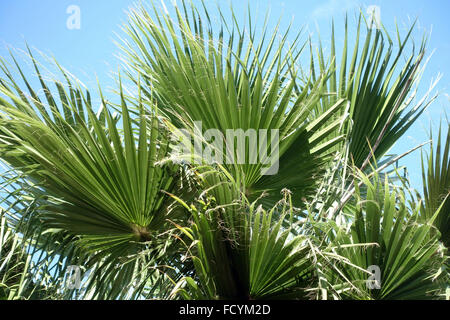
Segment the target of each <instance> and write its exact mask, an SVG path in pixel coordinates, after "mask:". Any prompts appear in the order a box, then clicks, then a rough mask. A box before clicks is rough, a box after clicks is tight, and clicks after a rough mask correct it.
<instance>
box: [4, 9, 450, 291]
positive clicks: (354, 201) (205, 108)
mask: <svg viewBox="0 0 450 320" xmlns="http://www.w3.org/2000/svg"><path fill="white" fill-rule="evenodd" d="M202 4H203V3H202ZM208 10H209V9H208V8H207V7H206V5H205V4H203V9H202V10H199V9H198V8H197V7H195V6H194V5H193V4H190V5H186V4H185V3H184V2H183V4H182V6H181V7H177V6H176V5H175V6H174V7H173V8H172V11H173V14H174V16H175V18H173V17H172V16H171V15H170V13H169V12H168V11H167V10H158V9H157V8H156V6H154V5H152V8H150V9H147V8H145V7H143V6H140V7H138V8H136V9H132V10H131V11H130V12H129V23H128V24H127V25H125V27H124V31H125V33H126V35H127V37H126V38H125V39H124V40H123V41H122V42H121V44H120V48H121V50H122V52H123V61H124V66H125V74H126V80H123V77H121V76H118V80H119V81H118V90H116V91H114V92H113V93H111V96H112V97H111V98H110V99H106V98H105V95H104V93H103V92H102V90H101V89H99V90H98V92H97V93H95V94H91V93H90V91H89V90H87V89H86V88H85V87H84V86H83V85H81V83H80V82H79V81H77V80H75V79H74V78H73V77H72V76H71V75H70V74H69V73H68V72H67V71H66V70H65V69H63V68H62V67H60V66H59V65H58V64H56V66H57V67H58V68H59V70H60V73H61V76H62V78H63V81H59V80H56V79H54V80H50V81H49V80H48V79H46V77H44V75H43V74H42V72H41V71H40V70H41V68H40V64H39V62H38V61H37V60H36V59H35V58H34V57H33V55H32V51H31V50H29V56H30V59H31V62H32V66H33V68H34V71H35V76H36V79H37V81H38V82H39V83H40V88H39V89H33V86H32V84H31V82H30V81H29V80H28V78H27V77H26V76H25V72H24V71H23V70H22V68H21V66H20V64H19V63H18V62H17V61H16V59H15V58H14V57H13V56H12V58H11V59H12V61H13V64H14V65H15V70H12V67H10V66H9V64H8V63H7V62H6V60H4V59H2V60H1V65H0V68H1V69H2V72H3V76H2V77H1V78H0V159H1V161H2V163H3V164H4V170H3V173H2V176H1V178H2V180H1V181H0V183H1V190H0V196H1V199H2V201H1V206H2V209H0V210H2V214H1V219H2V220H1V229H0V243H1V247H0V298H9V299H13V298H24V299H27V298H35V299H36V298H40V299H57V298H58V299H144V298H146V299H179V298H184V299H424V298H442V297H444V296H445V291H446V287H447V286H448V285H449V274H448V270H447V268H448V256H447V248H448V246H449V236H450V234H449V224H450V221H449V217H450V207H449V204H450V197H449V196H448V194H449V188H450V184H449V183H450V177H449V173H450V158H449V149H450V133H449V135H448V136H447V140H446V142H445V147H444V150H443V151H442V146H441V137H440V136H439V138H438V146H437V149H436V151H435V149H434V148H433V147H431V149H430V154H429V155H428V161H427V162H428V165H427V166H425V163H424V166H423V168H424V169H423V172H424V185H425V187H424V196H423V200H422V199H420V198H418V197H417V194H416V195H413V192H410V190H409V188H408V181H406V180H405V179H404V178H402V177H399V176H398V175H397V174H396V171H395V170H393V171H391V172H388V171H386V169H387V168H389V167H391V165H392V164H394V163H395V162H396V161H397V160H399V159H400V158H401V157H402V156H404V155H400V156H397V157H395V156H390V157H389V156H386V154H387V152H388V150H389V149H390V148H391V147H392V146H393V145H394V143H395V142H396V141H397V140H398V139H399V138H400V137H401V136H402V135H403V133H404V132H405V131H406V130H407V129H408V128H409V127H410V126H411V125H412V124H413V123H414V121H415V120H416V119H417V118H418V117H419V116H420V115H421V114H422V113H423V111H424V110H425V108H426V107H427V106H428V105H429V104H430V103H431V102H432V101H433V100H434V98H435V96H432V95H431V90H432V88H431V89H430V90H429V91H428V93H427V94H426V95H425V97H424V98H422V99H416V97H415V96H416V92H417V88H418V83H419V80H420V76H421V73H422V70H423V66H422V62H423V59H424V55H425V47H426V40H424V41H422V44H421V46H420V47H419V50H418V52H415V50H414V49H415V48H414V46H412V47H411V46H409V44H410V43H411V39H410V38H411V33H412V31H413V28H414V26H412V27H411V29H410V30H409V31H408V33H407V34H406V36H405V37H404V38H402V37H401V35H400V33H399V32H397V43H394V41H393V40H392V39H391V38H390V36H389V34H388V33H387V31H385V30H384V29H383V30H374V29H372V28H371V26H366V21H365V20H364V18H363V16H360V17H359V19H358V22H357V28H356V37H355V39H354V41H355V42H354V43H352V48H353V52H352V53H351V58H350V56H349V54H348V52H349V51H350V50H349V46H348V43H349V41H350V39H349V38H350V36H349V32H348V27H347V21H346V23H345V30H344V37H345V41H344V45H343V48H342V53H341V54H337V53H336V45H335V39H334V27H333V30H332V38H331V52H330V53H329V54H327V52H326V51H325V50H323V49H322V46H321V45H319V46H318V48H313V45H312V41H311V40H309V41H306V42H305V43H301V41H300V39H301V35H300V34H292V32H291V28H288V29H287V30H286V31H285V32H283V33H280V32H279V29H280V27H279V25H277V26H276V27H275V28H274V29H269V28H268V27H267V25H268V17H266V20H265V22H264V25H263V26H262V27H261V26H257V24H256V23H255V22H254V21H253V20H252V18H251V15H250V14H249V16H248V22H245V25H244V26H243V25H240V23H239V22H238V19H237V18H236V16H235V14H234V12H233V10H232V9H231V10H230V11H229V12H226V13H225V12H223V11H221V10H220V9H218V11H217V13H218V15H217V16H218V17H217V18H216V20H215V21H212V17H211V15H210V12H209V11H208ZM227 14H228V15H230V18H229V19H226V18H225V16H226V15H227ZM261 29H262V32H261ZM289 41H292V42H289ZM308 47H309V48H310V52H309V53H308V52H307V51H308ZM407 52H409V53H407ZM308 54H309V56H308V59H307V60H306V61H308V64H309V72H305V68H302V67H301V62H302V61H303V57H304V56H305V55H308ZM327 55H328V57H329V58H328V59H327V58H326V56H327ZM309 57H310V58H309ZM338 58H339V59H338ZM337 60H340V61H341V62H340V65H339V66H338V64H337ZM17 77H19V78H21V80H22V82H23V83H24V86H21V85H20V84H19V81H18V80H17ZM124 79H125V78H124ZM97 95H98V97H99V100H100V101H101V105H100V108H98V107H97V106H95V105H94V102H93V101H95V99H93V98H92V97H93V96H97ZM114 101H115V102H114ZM199 121H201V124H202V130H203V131H202V132H200V135H202V134H203V133H204V132H205V131H207V130H208V129H217V130H219V131H220V132H222V133H223V134H224V133H225V132H226V130H230V129H233V130H237V129H242V130H243V131H244V132H245V131H247V130H249V129H252V130H255V131H258V130H267V132H274V131H276V132H277V133H278V134H279V140H278V142H277V144H276V146H275V147H276V149H277V152H278V156H279V161H278V162H277V164H278V166H277V168H276V169H277V170H276V174H271V175H268V174H265V173H267V171H265V170H264V169H265V168H264V163H251V162H250V161H248V160H249V157H250V156H251V155H252V152H256V151H255V150H256V149H255V146H253V145H251V144H250V143H249V142H246V143H244V144H245V146H244V150H245V151H246V153H245V154H246V156H245V160H247V161H243V163H239V162H238V161H234V162H226V163H217V162H215V163H211V162H210V161H207V159H204V158H202V157H200V159H196V161H186V159H185V158H183V157H181V156H180V155H177V154H176V153H174V152H173V151H174V142H175V143H176V142H177V141H174V139H175V140H176V139H177V138H179V137H180V136H179V133H180V131H183V132H189V133H191V134H192V137H194V138H195V135H196V134H198V132H197V130H198V128H196V126H195V124H196V123H198V122H199ZM202 142H203V143H204V144H205V145H207V147H208V148H210V150H214V152H215V153H218V152H223V151H224V150H223V149H222V150H221V148H220V146H219V147H218V146H217V144H214V141H211V140H208V139H206V140H204V141H202ZM264 151H273V146H271V149H270V150H264ZM411 151H412V150H411ZM411 151H410V152H411ZM233 152H234V150H233ZM408 153H409V152H408ZM398 182H400V183H398ZM74 266H75V267H76V268H77V270H78V271H79V273H78V274H77V276H78V279H75V281H72V280H73V277H72V276H73V275H70V274H68V273H67V271H68V270H74ZM372 269H374V270H378V271H379V272H378V274H375V275H374V274H372V272H371V270H372ZM374 276H375V278H374ZM373 279H375V280H373ZM74 284H75V285H74Z"/></svg>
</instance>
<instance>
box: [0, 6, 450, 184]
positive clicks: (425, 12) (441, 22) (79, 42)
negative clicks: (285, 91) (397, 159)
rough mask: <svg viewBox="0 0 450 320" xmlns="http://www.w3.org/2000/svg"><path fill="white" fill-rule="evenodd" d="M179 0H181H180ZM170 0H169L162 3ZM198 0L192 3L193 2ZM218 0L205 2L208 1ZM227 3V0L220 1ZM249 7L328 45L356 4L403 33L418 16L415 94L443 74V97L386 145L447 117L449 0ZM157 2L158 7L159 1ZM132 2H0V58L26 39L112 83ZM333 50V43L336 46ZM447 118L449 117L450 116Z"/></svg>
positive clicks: (417, 179) (416, 158)
mask: <svg viewBox="0 0 450 320" xmlns="http://www.w3.org/2000/svg"><path fill="white" fill-rule="evenodd" d="M178 1H180V0H178ZM166 2H167V3H170V0H166ZM196 2H198V1H196V0H194V3H196ZM215 2H216V1H208V0H206V3H207V4H208V3H211V4H212V5H213V4H214V3H215ZM217 2H219V3H223V6H227V3H228V2H229V1H220V0H217ZM231 2H232V4H233V7H234V8H235V10H236V12H237V13H238V18H239V16H241V15H242V16H243V14H244V12H245V10H246V8H247V4H248V2H247V1H246V0H231ZM250 2H251V8H252V12H254V13H255V15H256V16H258V17H260V18H261V19H263V14H264V13H265V11H266V9H268V8H270V10H271V15H270V21H271V22H272V23H273V24H274V23H276V22H277V20H278V18H279V17H280V16H281V15H283V20H282V22H283V24H285V25H286V24H287V23H288V22H289V21H290V19H291V18H293V19H294V23H293V26H294V28H297V29H300V28H301V27H302V26H303V27H306V29H305V35H307V33H316V30H317V27H316V26H318V28H319V29H320V33H321V35H322V37H323V39H324V45H325V46H326V45H327V41H325V40H326V39H329V31H330V24H331V18H333V17H334V19H335V21H336V36H337V41H339V40H341V41H342V34H340V32H339V31H340V30H343V28H342V22H343V17H344V14H345V12H348V13H349V24H350V29H351V28H352V27H355V23H354V22H355V19H354V16H355V14H356V13H357V12H358V10H359V8H361V9H362V11H363V12H365V11H366V9H367V7H368V6H369V5H377V6H379V7H380V10H381V18H382V21H383V23H384V24H385V25H386V26H387V28H388V30H389V31H391V32H394V31H395V30H394V29H393V26H394V23H395V21H397V22H398V25H399V26H400V30H403V31H404V30H405V29H406V27H407V26H409V25H410V21H411V20H412V19H414V18H415V17H418V19H419V20H418V21H419V24H418V28H416V33H415V35H414V38H415V40H416V42H420V40H421V35H422V34H423V33H424V32H427V33H430V32H431V30H432V34H431V39H430V42H429V46H428V52H427V54H431V53H432V51H433V50H435V51H434V54H433V57H432V58H431V60H430V62H429V64H428V67H427V70H426V72H425V73H424V75H423V79H422V88H421V91H420V92H422V93H423V92H424V91H426V89H427V88H428V85H429V83H430V82H431V81H432V80H433V79H434V78H435V77H436V76H437V75H438V73H442V74H443V77H442V79H441V81H440V82H439V84H438V86H437V89H438V90H439V92H441V93H442V94H441V96H440V98H439V99H438V100H436V102H435V103H433V104H432V105H431V106H430V107H429V109H428V110H427V111H426V113H425V114H424V115H423V116H422V117H421V118H420V119H419V121H418V122H417V123H416V124H415V125H414V126H413V127H412V128H411V129H410V130H409V131H408V132H407V133H406V134H405V136H404V137H403V138H402V139H401V140H400V141H399V142H398V143H397V145H396V146H395V147H394V149H393V150H392V152H393V153H402V152H404V151H407V150H408V149H410V148H412V147H414V146H416V145H417V144H419V143H421V142H423V141H426V140H427V132H428V128H429V124H430V122H431V123H432V124H433V127H437V125H438V124H439V119H440V118H441V116H443V113H444V110H447V113H448V114H449V112H448V111H449V110H450V108H449V106H450V100H449V98H448V97H446V96H445V94H446V93H449V92H450V64H449V59H450V40H449V35H450V16H449V15H450V1H448V0H433V1H425V0H396V1H388V0H361V1H360V0H319V1H309V0H284V1H276V0H261V1H260V0H252V1H250ZM155 3H157V4H158V5H159V4H160V1H159V0H155ZM132 4H133V1H132V0H94V1H93V0H39V1H36V0H1V1H0V56H2V57H6V56H7V55H8V51H7V48H8V47H13V48H16V49H19V50H20V49H24V48H25V42H27V43H28V44H29V45H30V46H31V47H33V48H36V49H38V50H40V51H42V52H44V53H45V54H47V55H50V56H54V57H55V58H56V59H57V60H58V62H59V63H60V64H61V65H63V66H64V67H65V68H66V69H68V70H69V71H70V72H71V73H72V74H74V75H75V76H77V77H78V78H80V79H81V80H82V81H83V82H84V83H85V84H86V85H87V86H88V87H90V88H91V90H93V91H95V88H96V77H98V78H99V81H100V83H101V84H102V85H103V86H113V84H114V82H113V80H112V79H111V77H110V73H111V71H117V68H118V65H119V61H118V59H117V58H116V57H115V54H117V53H118V50H117V48H116V47H115V45H114V43H113V40H114V39H117V37H116V36H115V33H118V34H119V35H121V34H122V33H121V30H120V25H121V24H122V23H124V22H125V21H126V13H125V11H126V9H127V8H128V7H129V6H131V5H132ZM70 5H77V6H79V8H80V10H81V26H80V27H81V28H80V29H74V30H70V29H68V28H67V26H66V22H67V19H68V18H69V15H70V14H68V13H67V12H66V10H67V8H68V7H69V6H70ZM338 47H339V44H338ZM449 116H450V114H449ZM401 164H404V165H407V166H408V168H409V172H410V177H411V179H412V183H413V186H415V187H417V188H421V175H420V152H415V153H414V154H412V155H410V156H408V157H407V158H405V159H404V160H403V161H402V162H401Z"/></svg>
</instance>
